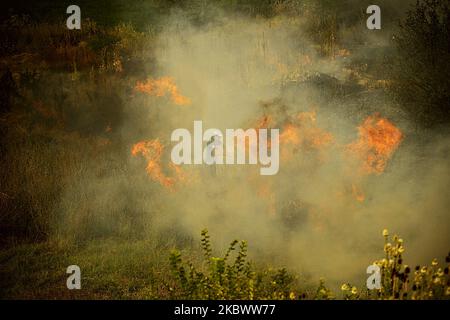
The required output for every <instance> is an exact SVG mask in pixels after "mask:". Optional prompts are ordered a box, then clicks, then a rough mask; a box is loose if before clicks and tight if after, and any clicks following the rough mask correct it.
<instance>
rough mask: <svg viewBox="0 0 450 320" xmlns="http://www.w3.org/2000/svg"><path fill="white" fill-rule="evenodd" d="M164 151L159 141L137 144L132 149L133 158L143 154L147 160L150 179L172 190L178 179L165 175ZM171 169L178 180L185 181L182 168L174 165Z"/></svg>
mask: <svg viewBox="0 0 450 320" xmlns="http://www.w3.org/2000/svg"><path fill="white" fill-rule="evenodd" d="M163 151H164V145H163V144H162V143H161V142H160V141H159V139H154V140H149V141H141V142H138V143H136V144H135V145H134V146H133V147H132V149H131V154H132V155H133V156H137V155H139V154H141V155H142V156H143V157H144V158H145V160H147V167H146V171H147V173H148V175H149V176H150V178H151V179H152V180H154V181H157V182H159V183H160V184H161V185H162V186H164V187H166V188H168V189H172V188H173V186H174V184H175V182H176V178H174V177H167V176H166V175H165V174H164V173H163V170H162V166H161V157H162V154H163ZM170 167H171V168H172V169H173V170H174V171H175V176H176V177H177V179H179V180H184V175H183V172H182V170H181V168H179V167H177V166H176V165H174V164H172V163H171V164H170Z"/></svg>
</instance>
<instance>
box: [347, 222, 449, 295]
mask: <svg viewBox="0 0 450 320" xmlns="http://www.w3.org/2000/svg"><path fill="white" fill-rule="evenodd" d="M383 237H384V253H385V257H384V258H383V259H380V260H377V261H375V262H374V263H373V264H375V265H377V266H379V267H380V271H381V288H380V289H375V290H371V291H369V292H368V297H367V298H373V299H413V300H423V299H448V298H449V297H450V278H449V275H448V269H449V265H448V263H450V253H449V254H448V255H447V257H446V263H447V266H446V267H445V268H444V269H442V268H440V267H439V266H438V261H437V259H434V260H433V261H432V263H431V266H422V267H421V266H416V267H415V271H414V274H412V273H411V268H410V267H409V266H408V265H406V264H404V261H403V254H404V252H405V247H404V243H403V239H401V238H400V237H398V236H397V235H394V236H393V237H392V241H390V239H389V232H388V230H386V229H385V230H383ZM411 275H412V277H411ZM341 289H342V291H343V293H344V299H355V298H356V299H357V298H358V297H359V296H358V293H357V290H356V287H351V286H350V285H349V284H344V285H342V287H341Z"/></svg>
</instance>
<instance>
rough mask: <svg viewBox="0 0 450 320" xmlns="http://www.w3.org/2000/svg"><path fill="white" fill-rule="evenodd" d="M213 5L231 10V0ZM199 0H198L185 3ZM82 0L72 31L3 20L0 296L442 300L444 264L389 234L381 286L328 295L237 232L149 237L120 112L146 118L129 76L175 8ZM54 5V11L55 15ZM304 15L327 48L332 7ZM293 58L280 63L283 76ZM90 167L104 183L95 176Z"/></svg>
mask: <svg viewBox="0 0 450 320" xmlns="http://www.w3.org/2000/svg"><path fill="white" fill-rule="evenodd" d="M19 2H20V5H22V4H23V1H19ZM217 2H219V3H222V5H223V6H224V8H225V9H227V6H226V3H225V1H217ZM85 3H86V6H85ZM202 3H204V2H203V1H197V2H195V1H194V2H192V8H191V11H189V14H195V13H196V12H197V11H196V10H197V9H198V6H202V5H203V4H202ZM232 3H233V4H235V6H236V8H237V9H236V10H237V11H238V12H241V13H244V14H248V15H251V16H261V15H262V16H272V15H273V14H274V12H272V11H271V9H273V8H272V7H271V6H272V5H273V6H275V7H276V8H275V9H276V10H281V11H283V10H284V11H286V12H294V11H295V10H294V9H295V8H294V7H295V6H296V5H297V4H296V2H285V3H283V2H279V1H265V2H264V3H265V4H263V5H261V3H263V2H261V1H256V0H249V1H242V2H237V1H233V2H232ZM305 3H307V2H305ZM39 4H40V5H42V6H43V7H42V8H44V9H42V10H46V8H47V7H48V6H49V3H48V2H47V1H43V2H40V3H39ZM79 5H80V6H81V7H82V8H83V9H82V10H84V11H83V19H84V18H91V20H85V21H84V22H83V28H82V30H81V31H80V32H71V31H68V30H67V29H66V28H65V27H64V23H63V22H64V21H63V19H59V18H58V19H56V20H55V19H53V20H51V21H53V22H52V23H46V22H42V21H40V22H37V21H35V20H33V19H34V18H35V17H33V16H31V17H30V16H26V15H20V14H16V13H17V12H12V14H13V15H12V16H9V17H8V19H7V20H5V22H4V23H2V24H1V25H0V31H1V32H0V33H1V35H0V45H1V46H0V58H1V59H0V60H1V68H2V70H1V71H2V77H1V79H0V80H1V85H2V88H9V89H7V90H4V91H3V92H2V93H1V94H2V95H1V109H0V165H1V171H0V232H1V236H0V242H1V245H2V246H1V249H0V279H1V280H0V298H2V299H43V298H44V299H170V298H198V299H225V298H228V299H244V298H245V299H266V298H267V299H332V298H342V299H364V298H375V299H429V298H448V296H449V289H448V287H449V282H448V281H449V280H448V265H447V266H446V267H439V266H438V265H436V262H434V261H433V262H432V263H431V265H430V266H419V268H412V267H409V266H406V265H405V264H404V262H403V260H402V258H401V253H402V252H400V251H402V250H400V247H402V246H403V245H402V243H401V242H400V239H399V238H398V237H397V238H394V239H393V241H392V242H389V241H390V240H388V238H387V237H386V238H385V244H384V255H385V256H384V258H382V259H381V260H377V261H376V263H377V264H378V265H379V266H380V267H381V268H382V270H383V275H384V282H383V289H382V290H380V291H378V292H373V293H371V294H370V295H368V294H367V292H359V291H358V290H357V289H356V286H354V285H352V284H349V283H345V284H344V285H343V286H342V292H338V293H335V292H332V291H331V290H330V289H329V288H328V287H327V285H326V282H325V281H321V282H320V283H319V284H316V283H314V284H311V283H305V282H302V281H300V280H302V278H301V275H296V274H294V273H292V272H291V271H290V270H289V269H288V268H283V267H280V266H277V267H273V266H269V265H265V264H264V263H263V262H257V263H254V262H251V261H249V260H248V257H247V244H246V242H245V241H237V240H236V241H233V242H232V243H231V245H230V247H229V248H228V251H225V252H224V253H222V254H217V252H216V251H215V250H214V248H213V247H212V245H211V243H210V242H209V236H208V234H207V232H206V231H205V232H203V234H202V242H201V244H202V246H200V247H196V246H192V245H191V244H190V239H188V240H187V239H182V240H177V241H175V240H173V239H172V238H170V236H166V237H162V238H157V237H155V236H154V235H153V234H151V235H150V236H149V233H150V232H149V229H150V228H149V226H151V224H152V222H153V221H152V218H153V216H156V215H157V214H161V213H160V212H158V208H156V209H155V208H153V207H151V208H149V206H151V205H153V203H152V201H151V200H153V199H155V198H158V194H157V193H156V192H154V191H155V190H154V189H153V188H152V186H151V185H150V184H149V183H147V180H145V183H142V184H138V183H136V182H137V179H139V175H137V174H133V172H132V168H130V167H128V166H126V165H124V164H123V163H126V160H127V159H128V158H127V157H129V149H128V146H124V142H123V140H122V139H123V137H122V136H121V134H120V128H121V124H122V121H123V119H124V118H126V117H127V116H128V118H129V119H128V120H129V121H132V120H130V119H131V118H133V116H134V118H145V116H147V113H148V112H149V111H148V110H155V109H157V108H153V107H155V106H153V105H151V106H150V107H149V106H148V105H145V106H143V107H142V106H141V107H142V110H145V112H142V114H140V109H139V107H137V106H136V105H141V104H143V103H142V101H138V99H139V97H134V96H133V95H132V94H131V93H132V88H133V86H134V84H135V83H136V81H137V80H142V79H144V78H146V77H148V76H149V75H153V74H154V73H156V72H155V70H156V69H157V67H156V66H154V65H152V64H153V62H154V61H153V59H154V50H155V49H156V48H154V47H153V46H154V45H155V43H156V39H157V36H156V33H157V30H158V25H157V24H158V23H159V22H160V21H159V20H158V19H159V18H160V17H162V16H163V14H168V13H169V12H170V9H171V8H169V5H167V4H166V2H164V1H146V2H145V4H144V2H143V1H132V3H131V4H130V3H129V2H126V3H125V2H123V1H114V2H110V1H101V2H100V3H96V4H95V5H94V4H93V5H92V6H89V5H88V4H87V2H85V1H82V2H80V3H79ZM103 5H104V6H103ZM144 5H145V6H146V7H145V8H144V7H142V6H144ZM177 5H178V6H180V7H183V6H184V5H186V6H187V5H188V4H187V2H186V3H184V2H183V1H180V2H179V3H178V4H177ZM290 5H292V6H293V7H292V8H291V7H290ZM24 6H25V5H24ZM195 6H197V7H195ZM230 6H232V7H233V6H234V5H230ZM52 7H53V3H52ZM59 8H62V7H59ZM59 8H56V9H58V10H56V9H55V10H54V11H51V12H50V11H49V15H55V16H56V15H59V13H58V12H60V11H59ZM124 8H127V10H128V12H125V11H124ZM62 9H64V8H62ZM228 9H229V10H234V9H233V8H228ZM297 9H298V8H297ZM301 11H302V12H303V11H304V12H308V11H307V10H301ZM4 12H7V10H5V11H4ZM62 12H63V13H64V11H62ZM202 12H203V9H202ZM215 13H216V12H215V11H214V10H211V11H208V10H206V15H205V17H206V18H205V17H200V18H199V19H198V20H202V19H209V18H211V16H214V15H215ZM315 14H316V15H317V14H319V15H320V12H319V13H317V12H315ZM47 18H48V17H47ZM30 19H31V20H30ZM92 19H93V20H95V21H96V22H94V21H93V20H92ZM193 20H196V19H193ZM312 20H313V21H312V23H311V25H310V27H309V28H307V30H309V31H307V33H308V32H309V36H310V37H311V41H313V42H314V43H315V44H316V47H317V48H318V52H317V53H318V54H319V55H322V56H324V57H325V58H330V59H333V58H335V54H336V52H337V50H338V49H340V47H339V46H340V45H342V43H341V42H342V39H340V38H339V37H338V33H339V28H338V25H337V24H338V23H339V21H338V20H339V19H338V17H336V16H335V15H333V14H327V15H324V18H322V19H318V18H317V19H316V18H313V19H312ZM129 21H131V22H132V23H127V22H129ZM133 21H134V24H133ZM197 22H200V23H201V22H202V21H197ZM203 22H204V21H203ZM143 30H144V31H143ZM363 62H366V61H363ZM374 65H375V67H374V68H375V69H377V67H379V64H374ZM295 67H296V66H294V67H293V69H295ZM299 68H300V66H299ZM293 69H291V68H288V70H287V73H288V74H287V75H286V78H289V76H290V74H291V73H292V74H293V73H294V72H293ZM3 71H4V72H3ZM133 99H136V100H133ZM125 106H126V107H127V109H125ZM133 112H135V114H132V113H133ZM152 112H153V111H152ZM86 115H88V116H86ZM155 119H158V118H157V117H155ZM155 121H158V120H155ZM144 126H145V128H144ZM109 127H112V131H111V133H109V131H107V130H106V129H107V128H109ZM147 127H149V126H148V124H147V123H145V124H144V125H143V124H142V123H139V124H137V125H136V127H135V128H133V130H134V131H130V132H129V135H133V139H134V136H140V135H141V134H142V132H145V133H147V132H148V131H146V130H151V128H150V129H148V128H147ZM150 127H151V125H150ZM117 128H118V129H119V130H117ZM117 132H119V133H117ZM127 134H128V133H127ZM124 159H125V160H124ZM92 177H95V178H96V179H95V181H96V182H95V183H98V184H100V185H102V186H103V185H106V187H105V188H96V187H98V186H93V185H92V184H90V183H91V181H92V180H93V179H91V178H92ZM113 178H114V179H116V181H119V182H120V183H119V185H120V188H119V187H118V188H117V189H118V190H113V189H114V188H109V187H108V185H107V183H108V181H109V179H113ZM142 178H143V179H146V177H145V176H143V177H142ZM137 185H149V186H146V187H136V186H137ZM122 186H125V187H124V188H123V189H122ZM92 190H94V191H96V192H94V191H92ZM98 190H102V191H98ZM123 190H126V191H127V192H129V194H131V195H134V197H132V196H129V194H127V192H123ZM110 198H114V199H115V200H117V202H118V203H119V204H117V203H114V204H111V203H110V202H108V200H109V199H110ZM105 199H106V200H105ZM136 199H145V200H146V203H145V204H144V203H141V202H139V200H136ZM147 201H148V203H151V205H149V204H148V203H147ZM142 202H144V201H142ZM143 213H146V214H148V215H150V216H151V217H150V218H149V219H147V216H145V215H144V214H143ZM144 216H145V217H144ZM174 238H175V237H174ZM180 238H181V236H180V235H178V239H180ZM171 239H172V240H171ZM388 244H389V245H388ZM176 248H178V249H176ZM448 259H449V258H448V257H447V263H448ZM368 263H370V262H368ZM72 264H76V265H78V266H80V268H81V271H82V290H79V291H78V290H67V288H66V279H67V274H66V268H67V266H69V265H72ZM324 276H326V275H324ZM343 281H345V279H343Z"/></svg>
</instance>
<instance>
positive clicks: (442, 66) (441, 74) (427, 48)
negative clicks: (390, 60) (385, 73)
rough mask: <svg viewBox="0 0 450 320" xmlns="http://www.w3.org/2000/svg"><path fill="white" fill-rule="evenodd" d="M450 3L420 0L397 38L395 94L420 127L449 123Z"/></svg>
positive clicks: (442, 0) (394, 74)
mask: <svg viewBox="0 0 450 320" xmlns="http://www.w3.org/2000/svg"><path fill="white" fill-rule="evenodd" d="M449 31H450V2H449V1H448V0H418V1H417V3H416V5H415V6H414V7H413V9H412V10H410V11H409V12H408V13H407V17H406V18H405V20H404V21H403V22H401V24H400V31H399V33H398V35H396V36H395V37H394V39H395V42H396V44H397V49H398V55H397V56H396V58H395V59H394V64H393V68H392V70H393V76H392V78H393V86H392V89H393V92H394V94H395V96H396V97H397V98H398V100H399V102H400V103H401V104H402V105H403V106H404V108H405V110H406V111H407V112H408V113H409V114H410V115H411V118H412V119H414V120H415V121H416V122H417V123H418V124H419V125H421V126H425V127H436V126H440V125H445V124H448V123H449V122H450V76H449V75H450V38H449V37H450V32H449Z"/></svg>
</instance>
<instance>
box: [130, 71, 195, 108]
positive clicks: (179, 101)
mask: <svg viewBox="0 0 450 320" xmlns="http://www.w3.org/2000/svg"><path fill="white" fill-rule="evenodd" d="M134 89H135V90H136V91H137V92H142V93H146V94H148V95H151V96H155V97H164V96H166V95H169V96H170V99H171V100H172V102H173V103H175V104H176V105H180V106H186V105H190V104H191V100H190V99H189V98H187V97H185V96H183V95H181V94H180V93H179V91H178V88H177V86H176V85H175V80H174V79H173V78H172V77H162V78H159V79H148V80H147V81H146V82H140V81H138V82H137V83H136V86H135V88H134Z"/></svg>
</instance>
